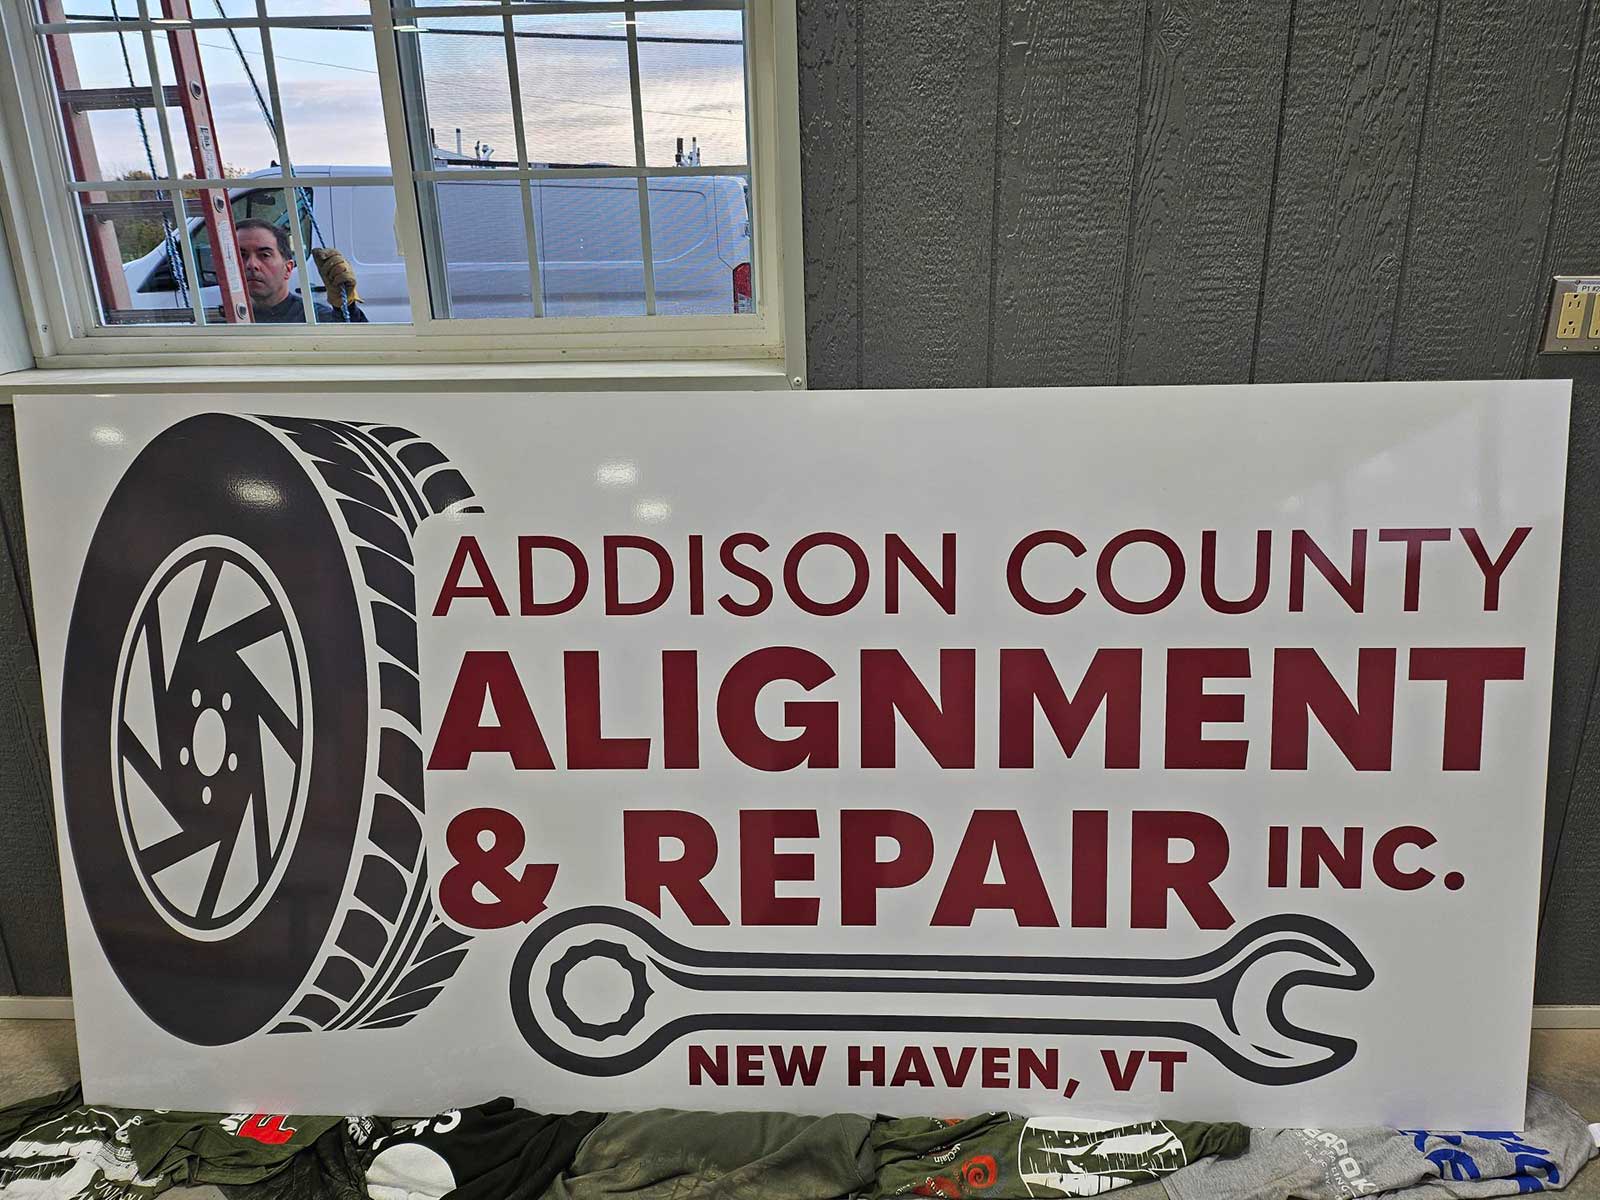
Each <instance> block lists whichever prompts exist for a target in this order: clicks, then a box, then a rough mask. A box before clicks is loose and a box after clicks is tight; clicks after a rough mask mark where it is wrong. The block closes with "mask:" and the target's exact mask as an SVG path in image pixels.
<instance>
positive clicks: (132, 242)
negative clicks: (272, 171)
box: [116, 163, 245, 263]
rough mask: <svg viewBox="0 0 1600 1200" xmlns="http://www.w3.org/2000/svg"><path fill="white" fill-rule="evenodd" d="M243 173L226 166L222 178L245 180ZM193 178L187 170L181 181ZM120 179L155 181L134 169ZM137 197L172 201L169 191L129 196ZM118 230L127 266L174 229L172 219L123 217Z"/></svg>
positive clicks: (186, 194)
mask: <svg viewBox="0 0 1600 1200" xmlns="http://www.w3.org/2000/svg"><path fill="white" fill-rule="evenodd" d="M244 174H245V171H244V168H243V167H236V166H234V165H232V164H231V163H224V164H223V166H222V177H223V178H224V179H240V178H243V176H244ZM194 177H195V175H194V172H193V171H185V172H184V173H183V174H182V175H181V176H180V178H182V179H193V178H194ZM117 178H118V179H128V180H133V179H153V178H154V176H152V175H151V174H150V172H149V171H143V170H132V171H124V172H123V173H122V174H121V175H118V176H117ZM198 194H199V193H198V192H185V193H184V197H185V199H193V198H194V197H195V196H197V195H198ZM135 195H136V196H137V197H138V198H140V199H154V200H164V201H168V202H169V203H170V200H171V197H170V194H169V193H167V192H139V193H135V194H130V195H129V196H128V198H133V197H134V196H135ZM116 227H117V246H118V248H119V249H120V250H121V252H122V261H123V262H125V263H127V262H132V261H133V260H134V259H136V258H143V257H144V256H145V255H146V254H148V253H150V251H151V250H153V249H155V247H156V246H158V245H160V244H161V240H162V239H163V238H165V237H166V236H167V234H168V232H170V231H171V229H172V219H171V218H170V217H169V218H167V219H166V220H164V221H163V220H162V219H161V218H159V217H120V218H118V219H117V221H116Z"/></svg>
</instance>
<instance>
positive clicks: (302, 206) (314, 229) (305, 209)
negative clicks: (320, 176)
mask: <svg viewBox="0 0 1600 1200" xmlns="http://www.w3.org/2000/svg"><path fill="white" fill-rule="evenodd" d="M212 3H213V4H215V5H216V6H217V16H219V17H221V18H222V19H223V20H224V21H226V20H228V19H229V18H228V11H227V9H225V8H223V7H222V0H212ZM227 31H228V40H229V41H230V42H232V43H233V50H234V53H235V54H237V55H238V56H239V65H240V66H241V67H243V68H244V77H245V78H246V79H248V80H249V81H250V90H251V91H252V92H254V93H255V96H256V107H257V108H259V109H260V110H261V119H262V120H263V121H265V122H266V123H267V132H268V133H270V134H272V140H273V141H277V140H278V123H277V122H276V121H274V120H273V119H272V106H271V105H269V104H268V103H267V98H266V95H265V94H264V93H263V92H262V91H261V85H260V84H259V83H257V82H256V73H255V72H254V71H252V70H251V69H250V60H249V59H247V58H246V57H245V55H244V47H243V46H241V45H240V44H239V35H238V34H237V33H235V32H234V29H233V26H231V25H230V26H228V27H227ZM294 191H295V209H296V214H295V215H296V216H302V215H303V216H307V217H310V218H311V233H312V236H314V237H315V238H316V239H317V241H318V242H320V243H321V244H322V245H324V246H326V245H327V244H328V242H327V239H326V238H324V237H323V236H322V230H321V228H319V227H318V225H317V214H316V213H315V212H313V211H312V209H311V196H310V193H309V191H308V190H307V189H306V188H303V187H297V188H295V190H294Z"/></svg>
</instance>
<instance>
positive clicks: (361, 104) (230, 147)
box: [65, 0, 746, 177]
mask: <svg viewBox="0 0 1600 1200" xmlns="http://www.w3.org/2000/svg"><path fill="white" fill-rule="evenodd" d="M112 3H113V0H65V8H66V11H67V12H68V13H69V14H72V15H78V14H83V15H109V14H110V12H111V7H112ZM192 3H193V9H194V13H195V15H196V16H203V17H211V16H215V15H217V0H192ZM136 7H137V6H136V3H135V0H117V8H118V10H119V11H120V12H121V13H122V14H123V15H124V16H127V15H131V14H132V13H133V12H134V11H135V10H136ZM222 7H223V10H224V11H225V12H226V14H227V15H229V16H240V15H243V14H244V13H245V12H247V11H248V10H249V9H250V8H251V7H252V5H251V3H250V0H222ZM342 11H351V12H362V13H364V12H366V4H365V2H364V0H360V2H357V0H270V3H269V12H271V13H272V14H273V15H297V14H304V13H309V12H315V13H317V14H320V15H332V14H335V13H339V12H342ZM515 20H516V28H517V31H518V32H519V33H546V34H551V33H554V34H566V35H571V34H598V35H601V36H603V37H609V38H617V37H622V36H624V35H625V32H626V30H625V27H624V25H623V18H622V14H621V13H595V14H594V15H587V14H579V15H565V16H539V17H518V18H516V19H515ZM421 24H423V25H424V27H425V29H426V30H427V31H426V32H423V33H418V34H401V35H399V36H401V37H415V38H418V39H420V43H421V48H422V61H423V75H424V81H425V82H424V92H425V97H426V101H427V106H428V116H429V123H430V125H431V126H432V127H433V129H434V131H435V136H436V139H437V142H438V144H439V145H440V147H441V148H445V149H449V150H453V149H454V145H455V129H456V128H457V127H458V126H459V127H460V128H461V130H462V140H463V144H464V146H465V147H466V149H467V151H468V152H469V153H470V152H471V150H472V147H473V144H474V143H475V142H480V141H482V142H487V143H489V144H490V145H491V146H492V147H493V148H494V150H493V153H494V158H495V159H496V160H497V161H499V160H506V161H514V160H515V157H516V141H515V135H514V131H513V126H512V118H511V101H510V86H509V80H508V71H507V63H506V57H505V49H504V42H503V41H502V40H501V38H500V37H498V36H472V35H471V34H470V32H469V31H481V32H490V33H496V34H497V33H498V31H499V29H500V20H499V18H498V17H494V18H483V17H460V18H427V19H424V20H423V21H422V22H421ZM446 30H450V31H458V32H446ZM235 33H236V36H237V37H238V39H239V46H240V49H242V51H243V56H242V57H243V60H244V61H245V62H247V63H248V64H249V66H250V69H251V70H252V71H253V72H254V73H255V77H256V80H257V82H258V83H259V85H260V86H261V88H262V91H263V93H265V92H266V90H267V79H266V73H265V70H264V68H263V62H264V58H263V55H262V53H261V40H260V37H259V34H258V33H257V32H256V31H255V30H248V29H246V30H237V31H235ZM638 33H639V36H640V37H641V38H650V37H690V38H700V39H717V40H718V42H719V44H699V43H681V42H680V43H670V44H667V43H654V42H648V41H644V42H641V43H640V47H639V72H640V95H641V105H642V108H643V109H644V112H643V121H644V131H645V147H646V161H647V163H648V164H649V165H652V166H670V165H672V162H673V151H674V146H675V139H676V138H678V137H682V138H683V139H684V142H685V145H686V146H687V145H688V143H689V139H691V138H697V139H698V140H699V144H700V148H701V153H702V158H701V161H702V162H703V163H704V164H706V165H723V164H736V163H743V162H744V161H745V159H746V147H745V121H744V68H743V49H742V46H741V45H739V44H737V43H738V42H739V40H740V38H741V36H742V34H741V17H740V14H738V13H737V12H700V13H644V14H641V15H640V17H639V25H638ZM197 36H198V38H199V41H200V44H201V57H202V60H203V65H204V69H205V73H206V82H207V87H208V89H209V91H210V95H211V104H212V111H213V115H214V118H215V121H216V127H217V142H218V145H219V146H220V147H221V150H222V156H223V160H224V161H225V162H226V163H228V164H229V165H230V166H232V167H237V168H239V169H241V170H242V171H245V172H250V171H254V170H258V169H261V168H265V167H267V166H269V164H270V163H271V162H272V161H273V160H274V159H275V158H276V157H277V150H276V147H275V145H274V143H273V140H272V137H271V134H270V133H269V131H268V129H267V125H266V122H265V121H264V120H263V119H262V116H261V111H260V108H259V107H258V105H257V102H256V99H255V95H254V92H253V90H252V88H251V86H250V83H249V80H248V79H247V77H246V74H245V71H244V68H243V67H242V66H241V55H240V53H239V51H238V50H236V49H235V48H234V46H233V44H232V42H231V41H230V40H229V35H228V31H226V30H221V29H208V30H201V31H200V32H199V34H198V35H197ZM67 40H69V41H70V42H71V44H72V49H73V53H74V56H75V58H76V61H77V66H78V70H79V74H80V77H81V83H82V85H83V86H85V87H126V86H127V84H128V66H126V65H125V64H124V60H123V48H124V45H125V47H126V50H127V53H128V55H129V63H130V65H131V68H132V74H133V79H134V82H135V84H137V85H140V86H148V84H149V73H148V70H147V68H146V58H145V50H144V44H143V38H142V36H141V35H139V34H137V33H128V34H124V35H122V37H121V38H120V39H119V36H118V35H117V34H116V33H84V34H75V35H72V37H71V38H70V39H67ZM155 41H156V48H157V59H158V64H159V69H160V71H161V74H162V77H163V80H164V81H165V82H171V80H172V76H171V64H170V58H169V54H168V51H167V47H166V41H167V39H166V36H165V35H162V34H158V35H157V36H156V39H155ZM722 42H727V43H733V44H720V43H722ZM119 43H121V44H119ZM272 45H273V52H274V58H275V59H276V60H277V65H278V82H279V91H280V96H281V102H282V106H283V111H284V132H285V136H286V138H287V140H288V143H289V153H290V156H291V158H292V160H293V161H294V162H296V163H297V164H302V165H305V166H313V165H335V166H385V165H388V164H389V151H388V143H387V140H386V138H385V134H384V128H383V113H382V103H381V100H380V97H379V92H378V75H377V64H376V61H375V58H374V52H373V43H372V35H371V33H370V32H367V31H355V30H352V31H340V30H326V29H279V28H275V29H273V31H272ZM516 47H517V64H518V74H519V77H520V80H521V89H522V100H523V103H522V108H523V118H524V122H525V124H526V128H527V139H528V154H529V157H530V159H531V160H532V161H534V162H559V163H588V162H603V163H611V164H621V165H631V164H632V162H633V157H634V155H633V132H632V117H631V112H630V105H631V101H630V97H629V91H628V65H627V50H626V42H625V41H576V40H570V39H568V38H562V39H545V38H538V39H535V38H518V39H517V42H516ZM145 118H146V125H147V129H148V132H149V137H150V143H151V148H152V150H153V152H154V155H155V158H156V164H157V167H158V168H161V167H162V166H163V162H162V150H161V146H160V137H159V133H158V130H157V124H156V120H155V114H154V112H153V111H151V110H147V111H146V112H145ZM168 118H169V122H170V124H171V127H172V131H173V138H174V142H175V147H174V149H175V152H176V155H177V161H178V170H179V172H180V174H181V173H187V172H189V171H192V169H193V166H194V163H193V159H192V156H191V154H190V151H189V148H188V141H187V135H186V133H185V129H184V125H183V119H182V114H181V112H180V111H179V110H176V109H174V110H170V111H169V113H168ZM90 121H91V124H92V126H93V129H94V138H95V147H96V150H97V153H98V155H99V158H100V166H101V170H102V173H103V174H104V175H106V176H107V177H114V176H116V175H120V174H122V173H123V172H125V171H128V170H131V169H138V170H148V169H149V168H148V166H147V164H146V161H145V150H144V147H143V144H142V142H141V140H140V137H139V133H138V129H137V124H136V122H135V120H134V119H133V117H132V115H131V114H130V113H125V112H105V113H93V114H91V116H90Z"/></svg>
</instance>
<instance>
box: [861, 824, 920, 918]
mask: <svg viewBox="0 0 1600 1200" xmlns="http://www.w3.org/2000/svg"><path fill="white" fill-rule="evenodd" d="M881 838H889V839H891V840H892V841H893V842H894V843H895V846H896V847H897V849H896V851H895V855H894V857H893V858H889V859H880V858H879V857H878V841H879V839H881ZM932 866H933V831H932V830H930V829H929V828H928V825H927V822H925V821H923V819H922V818H921V817H918V816H915V815H914V814H912V813H908V812H900V811H898V810H896V809H888V808H878V809H874V808H847V809H845V810H844V811H843V812H841V813H840V814H839V912H840V922H841V923H842V924H845V925H876V924H877V923H878V893H879V892H880V891H882V890H883V889H884V888H902V887H910V886H911V885H912V884H914V883H916V882H917V881H918V880H920V879H922V878H923V877H924V876H925V875H927V873H928V869H929V868H930V867H932Z"/></svg>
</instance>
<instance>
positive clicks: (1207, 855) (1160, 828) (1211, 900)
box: [1131, 810, 1233, 929]
mask: <svg viewBox="0 0 1600 1200" xmlns="http://www.w3.org/2000/svg"><path fill="white" fill-rule="evenodd" d="M1180 840H1181V841H1186V842H1188V843H1189V844H1190V845H1191V846H1192V847H1193V854H1192V855H1191V856H1190V857H1189V858H1188V859H1187V860H1186V861H1184V862H1173V861H1172V856H1171V846H1172V843H1173V842H1174V841H1180ZM1227 865H1228V831H1227V830H1226V829H1224V828H1223V827H1222V826H1221V824H1219V823H1218V822H1217V820H1216V819H1215V818H1213V817H1209V816H1207V815H1206V814H1205V813H1198V812H1156V811H1148V810H1146V811H1136V812H1135V813H1134V814H1133V860H1132V887H1131V892H1132V922H1131V924H1132V926H1133V928H1135V929H1165V928H1166V927H1167V893H1169V892H1171V893H1172V894H1174V895H1176V896H1177V897H1178V901H1179V903H1181V904H1182V905H1183V907H1184V908H1185V909H1186V910H1188V913H1189V916H1190V917H1192V918H1193V919H1194V923H1195V924H1196V925H1197V926H1199V927H1200V928H1201V929H1226V928H1228V926H1230V925H1232V924H1233V914H1232V913H1230V912H1229V911H1228V909H1227V906H1226V905H1224V904H1223V903H1222V899H1221V897H1219V896H1218V895H1217V893H1216V892H1215V891H1214V890H1212V887H1211V884H1212V882H1213V881H1214V880H1215V879H1216V878H1217V877H1218V876H1219V875H1221V874H1222V871H1223V868H1224V867H1226V866H1227Z"/></svg>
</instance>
